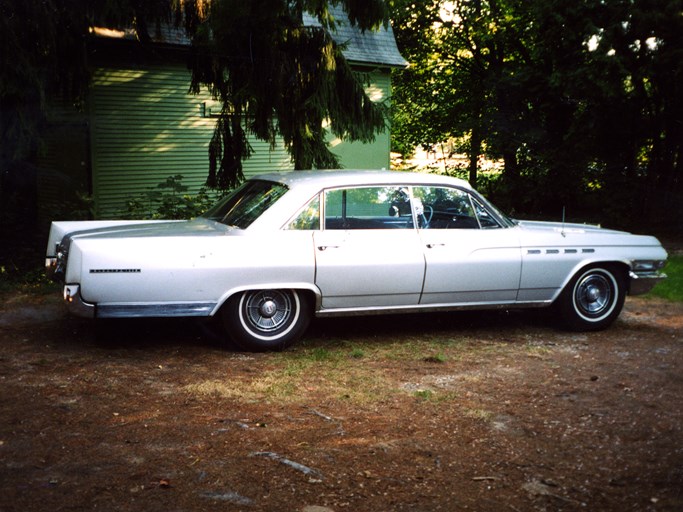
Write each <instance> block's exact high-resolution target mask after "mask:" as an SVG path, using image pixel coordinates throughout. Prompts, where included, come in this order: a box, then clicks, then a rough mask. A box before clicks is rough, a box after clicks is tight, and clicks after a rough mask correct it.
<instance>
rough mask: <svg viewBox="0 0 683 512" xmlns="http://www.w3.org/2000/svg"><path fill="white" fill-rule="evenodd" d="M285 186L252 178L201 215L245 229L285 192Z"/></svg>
mask: <svg viewBox="0 0 683 512" xmlns="http://www.w3.org/2000/svg"><path fill="white" fill-rule="evenodd" d="M287 190H288V189H287V187H286V186H285V185H283V184H282V183H276V182H273V181H262V180H252V181H247V182H245V183H244V184H243V185H242V186H241V187H239V188H238V189H236V190H235V191H234V192H233V193H232V194H229V195H228V196H226V197H225V198H223V199H222V200H220V201H219V202H218V203H216V205H215V206H213V207H212V208H211V209H209V210H208V211H207V212H206V213H204V214H203V215H202V217H204V218H207V219H211V220H215V221H217V222H221V223H223V224H227V225H228V226H232V227H236V228H240V229H246V228H248V227H249V226H250V225H251V223H252V222H254V221H255V220H256V219H258V218H259V217H260V216H261V215H262V214H263V212H265V211H266V210H267V209H268V208H270V207H271V206H272V205H273V204H275V202H276V201H277V200H278V199H280V198H281V197H282V196H283V195H284V194H285V193H286V192H287Z"/></svg>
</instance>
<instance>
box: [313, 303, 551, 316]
mask: <svg viewBox="0 0 683 512" xmlns="http://www.w3.org/2000/svg"><path fill="white" fill-rule="evenodd" d="M551 304H552V301H551V300H543V301H529V302H501V303H474V304H425V305H422V306H420V305H411V306H389V307H364V308H337V309H320V310H318V311H316V312H315V316H316V317H319V318H329V317H335V316H368V315H389V314H400V313H423V312H427V311H428V312H439V311H472V310H484V309H529V308H544V307H548V306H550V305H551Z"/></svg>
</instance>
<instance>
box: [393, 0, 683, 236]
mask: <svg viewBox="0 0 683 512" xmlns="http://www.w3.org/2000/svg"><path fill="white" fill-rule="evenodd" d="M396 8H397V13H396V14H394V15H393V17H394V18H395V19H397V20H400V21H401V23H399V24H397V25H396V27H395V29H396V35H397V40H398V41H399V44H400V47H401V49H402V51H403V52H404V54H405V55H406V56H407V58H408V60H409V61H410V62H411V64H412V69H409V70H407V71H405V72H398V74H399V77H398V79H397V80H396V84H397V87H396V95H395V96H396V98H395V104H396V108H397V109H398V110H399V111H403V112H402V114H401V115H400V116H397V121H398V124H399V126H396V129H395V130H394V133H395V134H396V135H397V136H400V137H402V138H403V139H404V140H405V141H408V142H407V144H406V145H409V144H411V143H424V142H428V143H434V142H436V141H437V140H438V139H439V138H440V139H441V140H444V139H445V138H448V137H452V136H456V137H467V139H468V141H469V144H468V147H467V148H466V149H467V150H468V153H469V155H470V181H471V182H474V180H475V178H476V174H475V173H476V163H475V158H476V157H477V156H478V155H479V154H481V153H482V152H484V151H485V152H487V153H488V154H489V155H491V156H494V157H496V158H503V159H504V162H505V168H504V172H503V175H502V180H500V183H501V184H502V185H503V186H502V187H501V189H500V190H502V191H504V192H506V193H507V196H508V199H507V201H505V202H507V204H508V205H512V204H514V205H515V206H516V207H517V208H519V207H522V208H523V209H525V210H526V211H533V212H540V211H545V212H552V213H554V214H558V213H559V212H558V210H559V209H560V208H561V207H562V206H566V207H567V208H569V210H570V211H573V212H577V211H579V210H584V211H586V210H590V209H591V208H593V209H595V210H597V209H600V213H601V216H602V217H603V218H605V215H607V216H609V218H610V220H611V221H612V222H619V223H624V222H628V221H630V220H636V219H644V218H646V214H647V215H649V216H650V218H656V217H657V214H658V213H659V214H660V215H661V212H665V211H667V209H668V210H671V209H674V210H675V211H677V212H679V213H680V214H683V211H682V210H681V206H680V205H681V204H683V200H682V197H683V179H682V174H681V172H682V169H681V167H682V164H681V161H683V158H682V156H683V155H682V154H681V153H682V146H683V128H682V127H683V109H682V107H683V100H682V99H681V98H683V94H682V92H683V91H681V87H682V84H683V64H682V63H683V59H681V57H682V55H683V39H682V37H683V35H682V34H683V17H682V16H681V12H683V1H681V0H580V1H577V0H454V1H445V0H433V1H432V2H429V3H427V4H425V6H424V8H423V9H424V11H421V14H420V16H419V17H417V18H416V16H415V15H414V14H413V13H412V12H411V4H409V2H407V0H406V2H397V4H396ZM449 11H450V12H449ZM415 19H418V20H420V21H421V23H420V24H419V25H418V26H419V30H418V31H417V32H414V31H413V28H412V27H413V26H415ZM416 33H417V34H418V36H416V35H415V34H416ZM404 77H407V78H406V79H405V80H404V79H403V78H404ZM413 102H421V103H422V106H421V110H418V109H415V108H413ZM404 105H406V106H407V107H408V108H403V106H404ZM423 112H430V113H431V112H434V113H436V115H434V116H433V118H431V119H430V121H431V120H435V122H434V123H433V124H432V126H431V130H423V129H422V126H421V123H424V120H422V119H421V120H415V119H414V117H413V116H414V115H418V116H419V115H421V114H422V113H423ZM413 123H414V124H415V125H416V128H415V129H413V128H412V125H413ZM435 139H436V140H435Z"/></svg>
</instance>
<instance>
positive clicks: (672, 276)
mask: <svg viewBox="0 0 683 512" xmlns="http://www.w3.org/2000/svg"><path fill="white" fill-rule="evenodd" d="M664 273H665V274H666V275H667V276H668V277H667V279H665V280H664V281H662V282H660V283H659V284H658V285H657V286H655V288H654V289H653V290H652V291H651V292H650V293H649V294H648V296H650V297H660V298H662V299H667V300H672V301H676V302H683V256H679V255H675V256H669V260H668V262H667V264H666V267H664Z"/></svg>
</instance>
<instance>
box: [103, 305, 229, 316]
mask: <svg viewBox="0 0 683 512" xmlns="http://www.w3.org/2000/svg"><path fill="white" fill-rule="evenodd" d="M215 307H216V303H215V302H189V303H160V304H98V305H97V311H96V316H97V318H145V317H146V318H167V317H182V316H209V315H210V314H211V312H212V311H213V310H214V308H215Z"/></svg>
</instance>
